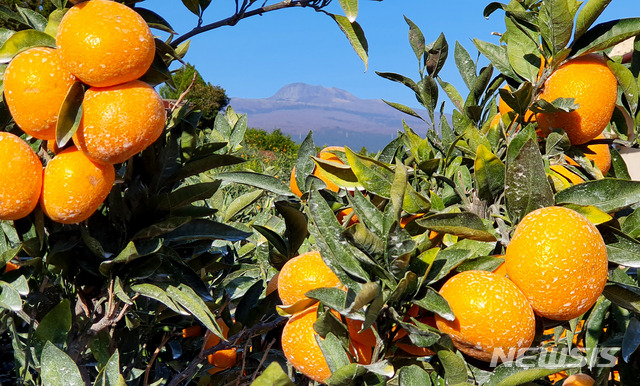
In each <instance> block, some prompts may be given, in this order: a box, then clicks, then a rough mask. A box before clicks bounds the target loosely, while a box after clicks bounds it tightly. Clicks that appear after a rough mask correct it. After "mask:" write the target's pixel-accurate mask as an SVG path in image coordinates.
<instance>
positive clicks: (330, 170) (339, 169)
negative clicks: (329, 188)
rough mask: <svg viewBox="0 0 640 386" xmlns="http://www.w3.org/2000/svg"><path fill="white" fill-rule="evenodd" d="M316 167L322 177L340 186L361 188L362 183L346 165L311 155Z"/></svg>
mask: <svg viewBox="0 0 640 386" xmlns="http://www.w3.org/2000/svg"><path fill="white" fill-rule="evenodd" d="M311 158H312V159H313V161H314V162H315V163H316V167H317V168H319V169H320V170H322V171H323V172H324V173H323V174H324V177H326V178H327V179H328V180H329V181H331V182H333V183H334V184H336V185H338V186H339V187H341V188H348V189H362V184H361V183H360V182H359V181H358V178H357V177H356V175H355V174H354V173H353V171H352V170H351V167H349V166H348V165H343V164H339V163H337V162H332V161H327V160H323V159H321V158H318V157H311Z"/></svg>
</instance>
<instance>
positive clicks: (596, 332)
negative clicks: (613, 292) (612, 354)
mask: <svg viewBox="0 0 640 386" xmlns="http://www.w3.org/2000/svg"><path fill="white" fill-rule="evenodd" d="M609 307H611V301H610V300H608V299H607V298H606V297H604V296H601V297H600V298H599V299H598V301H597V302H596V304H595V305H594V306H593V308H591V312H590V313H589V318H588V319H587V321H586V322H585V331H586V334H585V337H584V341H585V344H584V346H585V349H586V351H587V361H588V363H589V367H590V368H593V366H594V365H595V360H596V356H597V355H598V344H599V341H600V336H602V334H603V331H602V328H603V326H604V324H605V317H606V315H607V313H608V311H609Z"/></svg>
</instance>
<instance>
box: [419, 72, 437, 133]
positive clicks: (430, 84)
mask: <svg viewBox="0 0 640 386" xmlns="http://www.w3.org/2000/svg"><path fill="white" fill-rule="evenodd" d="M416 86H417V90H416V97H417V98H418V100H419V101H420V103H421V104H422V105H423V106H424V107H425V108H426V109H427V112H428V113H429V118H431V122H434V121H435V116H434V113H435V109H436V106H437V105H438V84H437V83H436V80H435V79H434V78H432V77H430V76H425V77H424V78H423V79H422V80H420V81H419V82H418V83H417V84H416Z"/></svg>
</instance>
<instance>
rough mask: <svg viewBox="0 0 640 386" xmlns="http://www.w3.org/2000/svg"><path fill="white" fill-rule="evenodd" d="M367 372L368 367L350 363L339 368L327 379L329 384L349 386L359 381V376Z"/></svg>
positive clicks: (332, 385)
mask: <svg viewBox="0 0 640 386" xmlns="http://www.w3.org/2000/svg"><path fill="white" fill-rule="evenodd" d="M366 373H367V369H366V367H364V366H362V365H359V364H357V363H350V364H348V365H346V366H343V367H341V368H339V369H337V370H336V371H335V372H332V373H331V377H329V379H327V385H329V386H347V385H352V384H354V382H357V381H358V379H359V377H361V376H363V375H365V374H366Z"/></svg>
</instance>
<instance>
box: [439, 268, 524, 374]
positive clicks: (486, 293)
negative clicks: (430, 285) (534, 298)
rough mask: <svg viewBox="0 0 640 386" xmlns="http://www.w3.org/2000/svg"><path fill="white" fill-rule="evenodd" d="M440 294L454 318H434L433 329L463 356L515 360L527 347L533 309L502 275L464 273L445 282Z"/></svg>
mask: <svg viewBox="0 0 640 386" xmlns="http://www.w3.org/2000/svg"><path fill="white" fill-rule="evenodd" d="M507 261H508V260H507ZM440 295H442V296H443V297H444V298H445V299H446V300H447V302H448V303H449V306H450V307H451V310H452V311H453V313H454V315H455V316H456V319H455V320H454V321H448V320H445V319H444V318H442V317H441V316H439V315H436V326H437V327H438V329H439V330H440V331H442V332H443V333H445V334H448V335H449V336H451V339H452V341H453V344H454V345H455V346H456V348H457V349H458V350H460V351H462V352H463V353H465V354H467V355H469V356H471V357H473V358H476V359H479V360H481V361H485V362H489V361H491V360H492V358H493V356H494V354H497V355H501V356H502V357H509V356H510V355H511V358H515V357H516V356H517V354H518V353H519V352H520V350H523V351H524V350H526V349H527V348H529V346H531V342H533V338H534V336H535V328H536V326H535V316H534V314H533V310H532V309H531V305H530V304H529V302H528V301H527V298H526V297H525V296H524V294H522V292H521V291H520V290H519V289H518V287H516V286H515V285H514V284H513V283H512V282H511V281H510V280H509V279H507V278H505V277H504V276H501V275H498V274H495V273H493V272H486V271H465V272H462V273H459V274H457V275H455V276H453V277H452V278H451V279H449V280H447V282H446V283H445V284H444V285H443V286H442V288H441V289H440ZM496 358H498V357H496Z"/></svg>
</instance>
